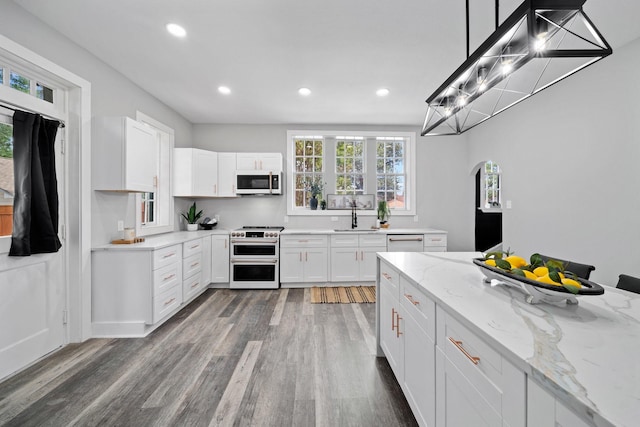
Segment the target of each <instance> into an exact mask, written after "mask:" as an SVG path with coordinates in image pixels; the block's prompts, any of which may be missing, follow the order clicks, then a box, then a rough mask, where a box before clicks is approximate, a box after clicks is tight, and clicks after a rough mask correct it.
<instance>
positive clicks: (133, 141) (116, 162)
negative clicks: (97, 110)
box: [92, 117, 160, 193]
mask: <svg viewBox="0 0 640 427" xmlns="http://www.w3.org/2000/svg"><path fill="white" fill-rule="evenodd" d="M159 148H160V142H159V139H158V134H157V132H156V130H154V129H153V128H151V127H150V126H147V125H146V124H143V123H140V122H137V121H135V120H133V119H131V118H129V117H101V118H96V119H95V121H94V144H93V146H92V153H93V154H92V156H93V167H92V169H93V176H92V179H93V189H94V190H104V191H126V192H141V193H145V192H150V193H153V192H155V191H156V186H157V177H158V163H159Z"/></svg>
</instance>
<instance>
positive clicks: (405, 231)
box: [280, 228, 447, 236]
mask: <svg viewBox="0 0 640 427" xmlns="http://www.w3.org/2000/svg"><path fill="white" fill-rule="evenodd" d="M295 234H327V235H329V234H330V235H341V234H447V232H446V231H444V230H436V229H434V228H377V229H376V228H355V229H353V230H345V231H335V230H328V229H326V228H324V229H322V228H318V229H313V228H309V229H304V228H302V229H294V228H285V229H284V230H282V231H281V232H280V235H281V236H288V235H295Z"/></svg>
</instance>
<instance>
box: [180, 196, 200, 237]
mask: <svg viewBox="0 0 640 427" xmlns="http://www.w3.org/2000/svg"><path fill="white" fill-rule="evenodd" d="M196 212H197V213H196ZM181 215H182V217H183V218H184V219H185V220H186V221H187V230H189V231H196V230H197V229H198V220H199V219H200V217H201V216H202V210H200V211H196V202H193V204H192V205H191V207H190V208H189V210H188V211H187V213H186V214H181Z"/></svg>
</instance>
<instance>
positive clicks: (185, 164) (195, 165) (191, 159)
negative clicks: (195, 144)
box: [173, 148, 218, 197]
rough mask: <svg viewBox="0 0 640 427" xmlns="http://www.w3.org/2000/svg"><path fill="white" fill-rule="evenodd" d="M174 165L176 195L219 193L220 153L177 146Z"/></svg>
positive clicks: (205, 195) (195, 195) (198, 195)
mask: <svg viewBox="0 0 640 427" xmlns="http://www.w3.org/2000/svg"><path fill="white" fill-rule="evenodd" d="M173 165H174V167H173V172H174V173H173V195H174V196H178V197H215V196H217V195H218V153H216V152H213V151H207V150H200V149H197V148H175V149H174V151H173Z"/></svg>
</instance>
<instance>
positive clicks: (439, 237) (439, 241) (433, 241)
mask: <svg viewBox="0 0 640 427" xmlns="http://www.w3.org/2000/svg"><path fill="white" fill-rule="evenodd" d="M424 246H425V247H434V246H435V247H445V248H446V247H447V235H446V234H425V235H424Z"/></svg>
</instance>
